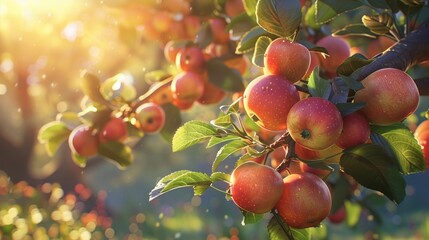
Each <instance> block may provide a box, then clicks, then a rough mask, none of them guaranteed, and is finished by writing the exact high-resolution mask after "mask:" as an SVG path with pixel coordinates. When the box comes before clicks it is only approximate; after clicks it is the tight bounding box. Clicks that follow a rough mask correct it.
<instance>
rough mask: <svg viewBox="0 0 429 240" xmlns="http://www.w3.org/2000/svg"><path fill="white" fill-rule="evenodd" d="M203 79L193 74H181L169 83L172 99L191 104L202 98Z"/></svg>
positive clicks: (199, 75)
mask: <svg viewBox="0 0 429 240" xmlns="http://www.w3.org/2000/svg"><path fill="white" fill-rule="evenodd" d="M204 81H205V80H204V77H203V76H202V75H201V74H198V73H194V72H181V73H179V74H177V75H176V76H175V77H174V78H173V80H172V82H171V91H172V93H173V99H178V100H180V101H181V102H188V103H193V102H195V101H197V100H198V99H199V98H201V97H202V96H203V93H204Z"/></svg>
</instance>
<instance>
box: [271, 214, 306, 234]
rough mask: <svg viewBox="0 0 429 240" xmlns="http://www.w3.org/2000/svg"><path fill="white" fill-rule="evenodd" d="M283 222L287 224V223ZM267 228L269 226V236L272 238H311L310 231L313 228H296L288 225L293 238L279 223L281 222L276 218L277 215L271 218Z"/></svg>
mask: <svg viewBox="0 0 429 240" xmlns="http://www.w3.org/2000/svg"><path fill="white" fill-rule="evenodd" d="M283 224H284V225H285V226H287V225H286V224H285V223H283ZM267 228H268V236H269V239H270V240H310V239H311V231H310V230H311V228H302V229H296V228H291V227H287V228H289V229H290V233H291V234H292V236H293V238H290V237H289V236H288V235H287V234H286V233H285V231H284V230H283V228H282V226H281V225H280V224H279V222H278V221H277V220H276V218H275V217H272V218H271V220H270V222H269V223H268V226H267Z"/></svg>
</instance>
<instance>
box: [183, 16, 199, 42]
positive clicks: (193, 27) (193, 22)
mask: <svg viewBox="0 0 429 240" xmlns="http://www.w3.org/2000/svg"><path fill="white" fill-rule="evenodd" d="M183 25H184V26H185V30H186V34H185V35H186V38H187V39H194V38H195V36H196V35H197V33H198V31H199V30H200V28H201V20H200V18H199V17H197V16H193V15H186V16H184V17H183Z"/></svg>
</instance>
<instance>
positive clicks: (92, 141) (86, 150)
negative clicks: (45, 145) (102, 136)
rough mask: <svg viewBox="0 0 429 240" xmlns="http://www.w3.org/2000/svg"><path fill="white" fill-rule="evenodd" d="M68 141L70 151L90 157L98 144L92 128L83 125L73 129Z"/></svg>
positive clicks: (95, 151) (94, 152) (96, 149)
mask: <svg viewBox="0 0 429 240" xmlns="http://www.w3.org/2000/svg"><path fill="white" fill-rule="evenodd" d="M68 143H69V147H70V149H71V151H72V152H74V153H77V154H78V155H80V156H82V157H91V156H93V155H95V154H97V151H98V145H99V142H98V137H97V134H96V133H95V132H94V130H93V129H92V128H90V127H88V126H85V125H80V126H78V127H76V128H75V129H73V131H72V132H71V133H70V136H69V139H68Z"/></svg>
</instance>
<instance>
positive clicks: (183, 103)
mask: <svg viewBox="0 0 429 240" xmlns="http://www.w3.org/2000/svg"><path fill="white" fill-rule="evenodd" d="M172 103H173V105H174V106H176V107H177V108H178V109H180V110H182V111H185V110H188V109H190V108H192V106H194V102H187V101H183V100H180V99H178V98H174V99H173V102H172Z"/></svg>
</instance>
